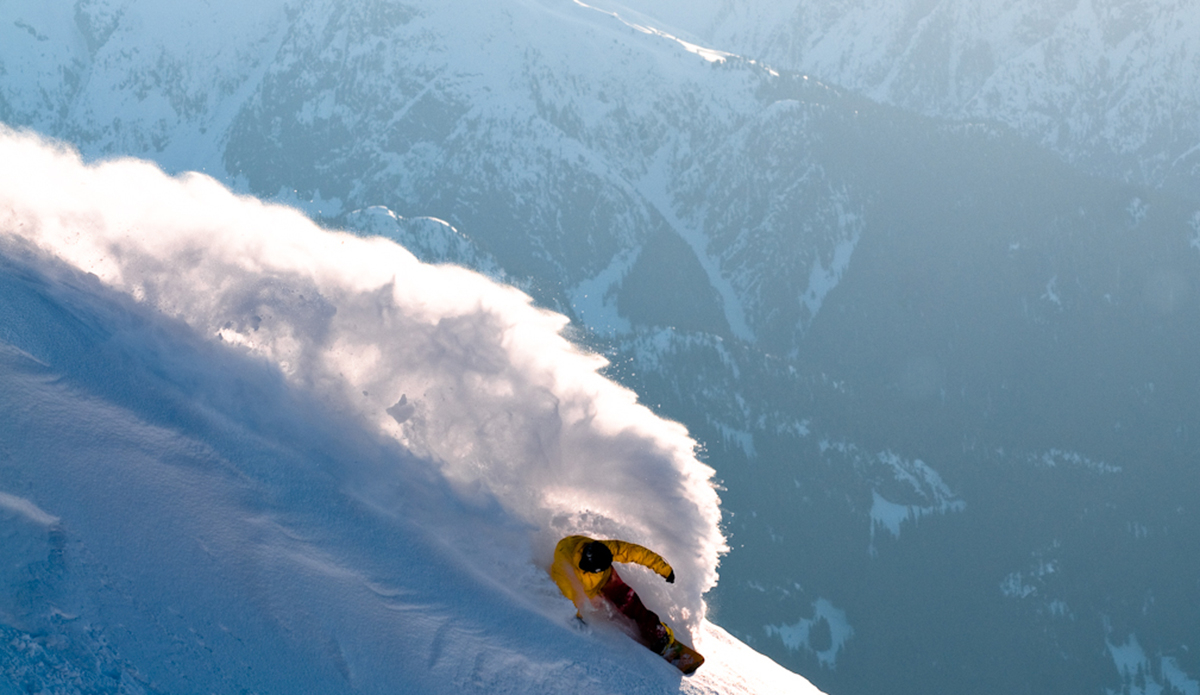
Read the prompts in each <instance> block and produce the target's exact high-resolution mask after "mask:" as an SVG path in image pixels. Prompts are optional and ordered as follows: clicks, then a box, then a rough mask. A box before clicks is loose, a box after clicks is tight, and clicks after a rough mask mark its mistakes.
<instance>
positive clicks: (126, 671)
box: [0, 130, 817, 693]
mask: <svg viewBox="0 0 1200 695" xmlns="http://www.w3.org/2000/svg"><path fill="white" fill-rule="evenodd" d="M0 162H3V163H4V164H3V165H2V166H0V232H2V233H0V284H2V285H3V291H0V372H2V373H3V376H2V378H0V384H3V386H2V387H0V410H2V411H3V416H0V539H2V540H0V542H2V543H3V547H4V548H5V553H4V556H5V559H6V562H5V563H3V565H2V566H0V587H2V588H3V591H0V632H3V639H0V644H3V645H4V646H3V647H0V673H3V674H4V676H5V678H3V679H0V693H7V692H14V693H15V692H38V691H42V690H51V691H56V692H61V691H67V692H128V693H142V692H204V691H211V692H232V691H236V690H238V689H241V690H242V692H296V691H298V690H303V691H307V692H326V693H336V692H384V691H386V692H421V693H438V692H446V693H451V692H453V693H460V692H489V693H526V692H529V693H533V692H537V693H556V692H572V693H575V692H584V693H588V692H596V693H600V692H606V693H607V692H626V693H659V692H677V691H678V692H687V693H765V692H817V691H816V690H815V688H813V687H812V686H811V685H810V684H808V683H807V681H805V680H804V679H802V678H800V677H799V676H796V675H795V674H792V673H790V672H788V671H785V670H784V669H782V668H780V667H778V666H777V665H775V664H774V663H773V662H771V661H770V660H768V659H766V658H765V657H762V656H761V655H758V654H757V653H755V652H753V651H752V650H750V649H749V648H747V647H745V646H743V645H741V644H740V643H739V642H737V641H736V640H734V639H732V638H731V637H730V636H729V635H728V634H727V633H725V632H724V631H722V630H721V629H720V628H719V627H716V626H715V625H712V624H711V623H709V622H708V621H706V620H705V605H704V600H703V594H704V592H705V591H706V590H708V589H710V588H711V587H712V586H713V585H714V584H715V582H716V578H717V575H716V571H717V563H718V558H719V556H720V554H721V553H722V552H723V550H724V547H725V546H724V539H723V537H722V534H721V531H720V529H719V523H720V513H719V510H718V507H717V504H718V500H717V495H716V492H715V491H714V489H713V486H712V484H711V482H710V477H711V474H712V471H711V469H709V468H708V467H707V466H705V465H703V464H701V463H699V462H698V461H697V460H696V459H695V458H694V456H693V454H692V449H693V446H694V444H693V442H692V440H691V439H690V438H689V437H688V435H687V433H686V432H685V431H684V430H683V428H682V427H680V426H679V425H677V424H675V423H671V422H667V421H664V420H661V419H659V418H657V417H656V416H654V415H652V414H651V413H650V411H648V410H647V409H645V408H644V407H643V406H641V405H639V404H637V402H636V398H635V395H634V394H633V393H631V392H629V391H627V390H625V389H623V388H621V387H618V386H616V385H615V384H613V383H611V382H609V381H607V380H605V379H603V378H601V377H600V376H598V375H597V373H596V369H597V368H598V367H599V366H600V364H601V361H600V360H599V358H597V357H595V356H592V355H588V354H585V353H583V352H581V351H579V350H578V349H577V348H575V347H574V346H572V345H571V344H570V343H568V342H567V341H566V340H564V339H563V338H562V337H561V336H560V335H559V331H560V329H561V328H562V326H563V325H564V319H563V318H562V317H560V316H557V315H555V314H551V313H549V312H546V311H542V310H538V309H535V308H533V307H532V306H531V304H530V301H529V299H528V297H526V296H525V295H523V294H521V293H520V292H518V291H516V290H513V289H511V288H506V287H503V286H501V285H497V284H495V283H493V282H492V281H489V280H487V279H485V278H483V277H482V276H479V275H476V274H474V273H470V272H468V271H465V270H462V269H460V268H456V267H452V266H441V267H435V266H429V265H425V264H422V263H419V262H417V261H416V260H415V259H414V258H413V257H412V256H411V254H409V253H407V252H406V251H405V250H404V249H403V248H401V247H399V246H396V245H395V244H393V243H391V242H388V241H385V240H381V239H375V240H362V239H359V238H356V237H352V236H349V235H346V234H341V233H336V232H329V231H324V230H321V229H319V228H318V227H316V226H315V225H313V224H312V223H311V222H309V221H308V220H307V219H306V218H304V217H303V216H302V215H300V214H299V213H297V212H295V211H292V210H289V209H286V208H282V207H278V206H269V205H263V204H262V203H259V202H258V201H256V200H253V199H249V198H239V197H236V196H234V195H232V194H231V193H229V192H228V191H227V190H225V189H224V188H222V187H221V186H220V185H218V184H217V183H216V182H214V181H212V180H211V179H209V178H207V177H204V176H200V175H184V176H182V177H179V178H176V179H172V178H169V177H167V176H165V175H164V174H162V173H161V172H160V171H159V170H158V169H156V168H155V167H153V166H152V165H149V164H146V163H141V162H136V161H131V160H126V161H117V162H110V163H104V164H99V165H92V166H85V165H83V164H82V163H81V161H80V160H79V158H78V156H77V155H76V154H75V153H74V152H72V151H69V150H67V149H65V148H63V147H61V146H57V145H54V144H50V143H47V142H45V141H42V140H40V139H39V138H38V137H36V136H34V135H31V134H28V133H25V134H22V133H15V132H12V131H8V130H5V131H2V132H0ZM570 532H584V533H592V534H599V535H606V536H608V535H611V536H614V537H624V538H627V539H630V540H635V541H638V542H642V543H644V544H646V545H648V546H650V547H653V548H655V549H657V550H659V551H660V552H662V554H663V555H665V556H666V557H667V558H668V559H669V560H670V561H671V562H672V563H673V565H674V566H675V568H676V572H677V575H678V576H679V581H678V582H677V583H676V584H675V585H673V586H669V585H665V584H663V583H661V582H656V581H652V580H651V578H650V576H649V573H641V572H638V571H636V570H631V571H630V572H628V575H629V580H630V582H631V583H632V584H634V585H635V586H637V587H638V588H639V590H640V591H641V592H642V593H643V594H644V595H645V597H646V598H647V600H648V601H649V602H650V603H652V604H653V605H654V606H656V607H659V608H661V609H662V611H661V612H662V613H663V614H664V615H666V616H668V617H669V620H670V621H672V622H673V623H674V624H675V625H677V626H678V627H679V628H680V630H681V632H682V633H683V634H684V635H685V636H687V637H689V638H690V639H692V640H693V641H694V642H695V644H696V646H697V647H698V648H699V649H701V650H703V651H704V652H706V653H707V655H708V657H709V659H710V661H709V663H708V664H707V665H706V666H705V667H704V668H703V669H702V670H701V671H700V672H699V673H698V674H697V675H696V676H695V677H692V678H688V679H681V677H680V676H679V674H678V673H677V672H675V671H674V669H672V668H671V667H669V666H668V665H666V664H665V663H663V662H662V661H661V660H659V659H658V658H657V657H656V656H654V655H653V654H650V653H649V652H647V651H646V650H644V649H643V648H641V647H639V646H637V645H635V644H634V643H633V642H632V641H630V640H628V639H627V638H625V637H624V636H623V635H620V634H614V633H612V632H610V631H607V630H604V629H599V628H597V629H594V630H585V631H580V630H579V629H577V628H575V627H573V626H572V623H573V618H572V616H573V613H574V610H573V607H572V606H570V604H569V603H568V602H567V601H566V600H565V599H563V598H561V597H560V596H559V595H558V594H557V590H556V589H555V587H554V586H553V585H552V584H551V583H550V582H549V580H548V578H547V577H546V575H545V573H544V572H543V570H542V569H541V567H542V566H544V565H545V564H546V561H547V559H548V557H549V552H550V550H551V549H552V547H553V543H554V541H555V540H556V539H557V537H558V536H560V535H562V534H565V533H570Z"/></svg>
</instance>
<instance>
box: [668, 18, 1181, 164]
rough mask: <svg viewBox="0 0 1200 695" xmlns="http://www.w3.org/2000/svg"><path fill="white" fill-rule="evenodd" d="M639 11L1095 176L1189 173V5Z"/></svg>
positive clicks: (738, 50)
mask: <svg viewBox="0 0 1200 695" xmlns="http://www.w3.org/2000/svg"><path fill="white" fill-rule="evenodd" d="M645 11H646V12H649V13H651V14H652V15H654V17H655V18H656V19H657V21H658V22H660V23H662V24H664V25H666V26H668V27H678V28H679V29H680V30H681V31H685V32H687V33H688V34H689V35H691V36H697V37H700V39H702V40H704V41H706V42H707V43H709V44H710V45H713V46H716V47H719V48H722V49H724V50H728V51H733V52H736V53H738V54H741V55H743V56H746V57H749V58H755V59H758V60H761V61H765V62H766V63H767V64H770V65H774V66H776V67H779V68H786V69H789V70H798V71H801V72H806V73H808V74H812V75H815V76H817V77H819V78H820V79H823V80H827V81H829V82H831V83H834V84H837V85H840V86H842V87H845V88H847V89H851V90H854V91H856V92H859V93H862V94H866V95H869V96H870V97H871V98H873V99H876V100H878V101H881V102H884V103H889V104H894V105H897V106H902V107H904V108H908V109H912V110H914V111H917V112H920V113H923V114H926V115H932V116H940V117H946V118H954V119H988V120H993V121H999V122H1002V123H1005V124H1007V125H1010V126H1012V127H1014V128H1016V129H1017V130H1019V131H1021V132H1023V133H1025V134H1026V135H1028V136H1029V137H1031V138H1033V139H1035V140H1037V141H1040V142H1042V143H1043V144H1045V145H1047V146H1049V147H1051V148H1053V149H1054V150H1055V151H1057V152H1059V153H1060V154H1062V155H1064V156H1065V157H1066V158H1067V159H1068V160H1070V161H1073V162H1076V163H1078V164H1081V165H1083V166H1084V167H1086V168H1088V169H1089V170H1093V171H1097V172H1100V173H1103V174H1106V175H1108V176H1112V177H1118V178H1121V179H1125V180H1129V181H1132V182H1138V183H1150V184H1161V183H1163V182H1164V181H1167V180H1175V181H1176V182H1179V181H1188V180H1191V181H1194V180H1195V177H1197V176H1198V175H1200V159H1198V158H1197V155H1198V150H1197V149H1196V148H1197V146H1198V145H1197V143H1200V121H1197V119H1196V116H1195V114H1196V113H1197V112H1198V111H1200V88H1198V87H1197V85H1200V13H1197V12H1196V11H1195V6H1194V3H1191V2H1187V1H1182V2H1181V1H1180V0H1139V1H1137V2H1115V1H1111V0H1073V1H1071V2H1065V3H1055V4H1047V3H1045V2H1037V1H1029V2H1010V3H997V2H984V3H959V2H935V3H929V2H919V1H918V0H904V1H903V2H887V1H885V0H875V1H873V2H865V3H853V4H842V5H839V6H836V7H835V6H830V5H828V4H814V3H804V2H782V3H781V2H763V1H762V0H733V1H731V2H709V3H677V2H664V3H656V4H655V5H654V7H652V8H650V7H647V8H646V9H645ZM698 40H699V39H698Z"/></svg>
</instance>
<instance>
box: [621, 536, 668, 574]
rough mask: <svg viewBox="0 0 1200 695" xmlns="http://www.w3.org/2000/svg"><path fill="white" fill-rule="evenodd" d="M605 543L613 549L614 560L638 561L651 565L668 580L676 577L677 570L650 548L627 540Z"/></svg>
mask: <svg viewBox="0 0 1200 695" xmlns="http://www.w3.org/2000/svg"><path fill="white" fill-rule="evenodd" d="M604 544H605V545H607V546H608V549H609V550H611V551H612V554H613V562H624V563H630V562H633V563H637V564H639V565H644V566H646V567H649V568H650V569H652V570H654V571H655V572H657V573H658V574H659V575H661V576H662V577H663V579H667V580H668V581H670V580H671V579H674V578H675V570H673V569H671V565H669V564H667V561H666V560H664V559H662V556H661V555H659V554H658V553H656V552H654V551H653V550H650V549H649V548H643V547H642V546H640V545H638V544H637V543H628V542H626V541H604Z"/></svg>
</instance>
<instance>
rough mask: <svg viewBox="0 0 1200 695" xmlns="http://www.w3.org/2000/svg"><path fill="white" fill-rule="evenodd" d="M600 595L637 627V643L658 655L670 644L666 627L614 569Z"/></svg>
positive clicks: (669, 636)
mask: <svg viewBox="0 0 1200 695" xmlns="http://www.w3.org/2000/svg"><path fill="white" fill-rule="evenodd" d="M600 594H601V595H602V596H604V598H606V599H608V600H609V601H610V602H611V603H612V604H613V606H615V607H616V609H617V610H618V611H620V612H621V614H622V615H624V616H625V617H627V618H629V619H630V620H632V621H633V622H634V624H635V625H637V629H638V634H637V636H636V637H637V639H638V641H639V642H641V643H642V644H644V645H646V646H647V647H649V648H650V649H651V650H653V651H655V652H658V653H660V654H661V653H662V650H664V649H666V648H667V645H668V644H670V643H671V635H670V633H668V632H667V626H666V625H663V623H662V621H661V620H659V619H658V615H656V614H655V613H654V611H652V610H650V609H649V608H646V604H644V603H642V599H640V598H638V595H637V593H635V592H634V590H633V588H632V587H630V586H629V585H628V584H626V583H625V582H624V581H623V580H622V579H621V577H620V575H618V574H617V571H616V569H615V568H614V569H613V572H612V576H611V577H610V578H609V580H608V582H606V583H605V584H604V586H603V587H601V588H600Z"/></svg>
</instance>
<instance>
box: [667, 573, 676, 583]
mask: <svg viewBox="0 0 1200 695" xmlns="http://www.w3.org/2000/svg"><path fill="white" fill-rule="evenodd" d="M667 583H668V584H674V583H675V570H671V573H670V574H668V575H667Z"/></svg>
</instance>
